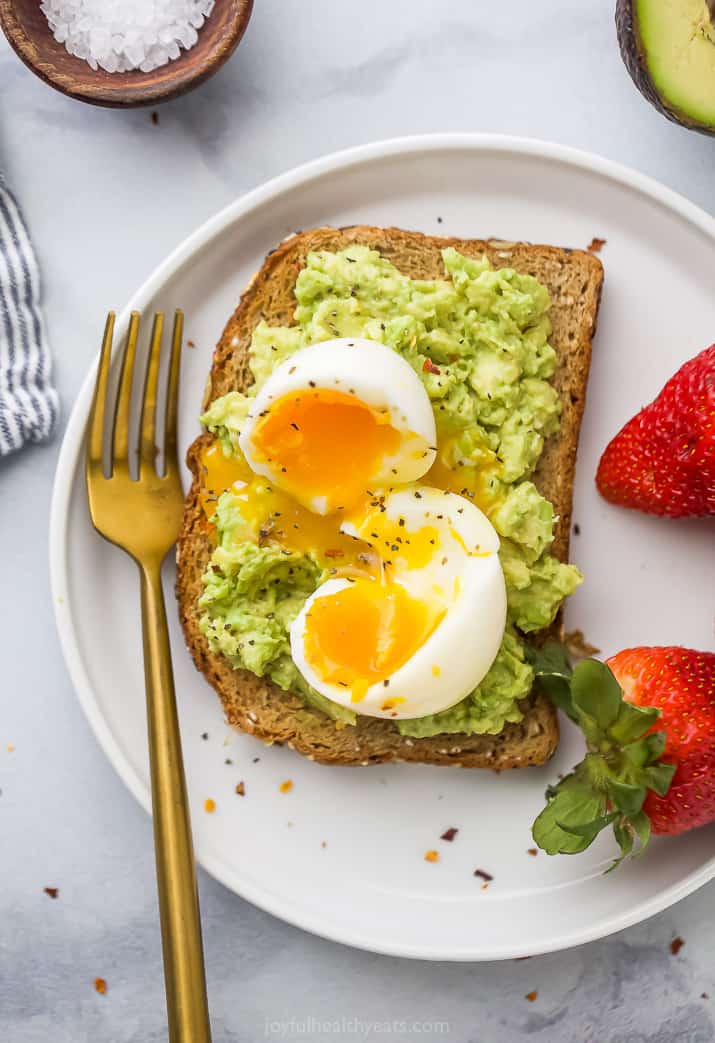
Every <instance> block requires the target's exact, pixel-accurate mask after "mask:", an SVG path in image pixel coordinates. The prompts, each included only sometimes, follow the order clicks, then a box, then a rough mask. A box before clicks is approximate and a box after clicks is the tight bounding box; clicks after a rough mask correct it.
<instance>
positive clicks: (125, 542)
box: [85, 311, 211, 1043]
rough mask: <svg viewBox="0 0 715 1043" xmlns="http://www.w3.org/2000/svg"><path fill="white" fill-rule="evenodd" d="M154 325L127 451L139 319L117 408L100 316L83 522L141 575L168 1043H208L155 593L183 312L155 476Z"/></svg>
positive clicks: (174, 479)
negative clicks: (135, 429) (136, 424)
mask: <svg viewBox="0 0 715 1043" xmlns="http://www.w3.org/2000/svg"><path fill="white" fill-rule="evenodd" d="M163 327H164V316H163V315H162V313H161V312H158V313H157V314H156V315H155V316H154V324H153V327H152V333H151V344H150V348H149V358H148V361H147V368H146V375H145V378H144V394H143V399H142V414H141V425H140V434H139V444H138V447H136V448H133V447H132V446H131V444H130V433H129V424H130V421H129V414H130V404H131V398H132V385H133V382H134V369H135V361H136V354H137V338H138V336H139V314H138V313H137V312H132V316H131V320H130V322H129V331H128V334H127V340H126V344H125V347H124V354H123V358H122V370H121V377H120V382H119V392H118V395H117V400H116V403H112V402H110V401H109V397H110V396H109V393H108V390H107V389H108V378H109V363H110V358H111V354H112V339H113V335H114V313H113V312H110V313H109V315H108V316H107V324H106V326H105V329H104V339H103V341H102V354H101V356H100V360H99V369H98V371H97V382H96V384H95V388H94V397H93V399H92V409H91V412H90V416H89V431H88V440H87V456H86V467H85V474H86V482H87V498H88V500H89V513H90V516H91V518H92V524H93V525H94V527H95V529H96V530H97V532H99V533H100V535H102V536H104V538H105V539H107V540H109V541H110V543H114V544H116V546H117V547H121V549H122V550H124V551H126V552H127V554H129V555H131V557H132V558H134V561H135V562H136V563H137V565H138V566H139V574H140V577H141V611H142V637H143V645H144V675H145V679H146V705H147V726H148V732H149V761H150V764H151V795H152V806H153V812H154V846H155V854H156V875H157V883H158V890H159V914H160V917H161V938H162V947H163V952H164V978H165V982H166V1006H167V1013H168V1019H169V1039H170V1041H171V1043H210V1040H211V1029H210V1026H209V1014H208V1001H207V997H206V975H205V971H204V957H203V948H202V944H201V922H200V919H199V902H198V892H197V887H196V868H195V865H194V851H193V844H192V840H191V824H190V821H189V806H188V800H187V796H186V779H185V777H184V765H183V759H182V754H181V737H180V734H179V720H178V715H177V710H176V697H175V694H174V678H173V673H172V668H171V649H170V646H169V631H168V627H167V623H166V608H165V606H164V594H163V591H162V586H161V563H162V561H163V560H164V558H165V557H166V554H167V552H168V551H169V549H170V547H172V546H173V545H174V543H175V542H176V539H177V536H178V534H179V528H180V524H181V513H182V506H183V494H182V491H181V482H180V480H179V463H178V456H177V438H176V425H177V401H178V390H179V365H180V357H179V356H180V350H181V338H182V332H183V315H182V313H181V312H180V311H177V312H176V316H175V319H174V330H173V335H172V343H171V360H170V363H169V377H168V382H167V393H166V403H165V421H164V459H165V462H164V468H163V473H162V474H160V473H159V472H158V469H157V459H158V450H157V445H156V441H157V396H158V386H159V362H160V358H161V341H162V333H163ZM106 417H109V423H111V425H112V435H111V450H110V461H111V464H110V469H109V476H108V477H105V473H104V465H103V451H102V446H103V439H104V427H105V418H106ZM132 452H135V453H136V454H137V455H138V469H139V472H138V479H136V480H135V479H133V478H132V476H131V474H130V460H131V459H132Z"/></svg>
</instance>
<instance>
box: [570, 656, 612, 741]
mask: <svg viewBox="0 0 715 1043" xmlns="http://www.w3.org/2000/svg"><path fill="white" fill-rule="evenodd" d="M571 698H572V699H573V702H574V705H575V706H576V707H577V709H578V710H580V711H581V712H582V713H587V714H589V716H590V717H593V719H594V721H595V722H596V724H597V725H598V726H599V728H601V729H602V730H604V731H605V729H606V728H608V727H609V726H610V725H612V724H614V722H615V721H616V718H617V717H618V715H619V711H620V709H621V706H622V705H623V702H622V695H621V688H620V685H619V684H618V681H617V680H616V679H615V677H614V676H613V674H612V673H611V671H610V670H609V669H608V667H607V666H606V664H605V663H599V662H598V660H596V659H583V660H581V662H580V663H578V664H577V665H576V669H575V670H574V672H573V677H572V678H571Z"/></svg>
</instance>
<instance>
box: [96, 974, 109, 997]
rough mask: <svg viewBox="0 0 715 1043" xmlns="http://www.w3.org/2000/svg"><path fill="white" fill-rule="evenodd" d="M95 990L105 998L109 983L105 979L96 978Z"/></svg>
mask: <svg viewBox="0 0 715 1043" xmlns="http://www.w3.org/2000/svg"><path fill="white" fill-rule="evenodd" d="M94 988H95V991H96V992H98V993H99V994H100V996H104V994H105V992H106V991H107V983H106V981H105V980H104V978H95V979H94Z"/></svg>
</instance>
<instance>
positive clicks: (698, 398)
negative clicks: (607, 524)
mask: <svg viewBox="0 0 715 1043" xmlns="http://www.w3.org/2000/svg"><path fill="white" fill-rule="evenodd" d="M596 485H597V486H598V490H599V492H600V493H601V495H602V496H604V497H605V498H606V499H607V500H610V502H611V503H616V504H620V505H621V506H622V507H633V508H635V509H636V510H639V511H645V512H646V514H665V515H668V516H669V517H671V518H681V517H683V516H685V515H702V514H715V344H711V345H710V347H709V348H706V349H705V351H701V352H700V354H699V355H696V357H695V358H694V359H691V360H690V361H689V362H686V363H685V365H684V366H681V368H680V369H679V370H678V372H677V373H676V374H675V376H674V377H671V378H670V380H669V381H668V383H667V384H666V385H665V387H664V388H663V390H662V391H661V393H660V394H659V395H658V397H657V398H656V399H655V400H654V401H653V402H651V403H650V405H649V406H646V407H645V408H644V409H642V410H641V411H640V413H638V414H637V415H636V416H634V417H633V419H632V420H629V421H628V423H627V424H626V425H625V427H623V428H622V429H621V431H620V432H619V433H618V434H617V435H616V437H615V438H614V439H613V440H612V441H611V442H610V443H609V445H608V446H607V447H606V450H605V452H604V454H603V456H602V457H601V461H600V463H599V465H598V472H597V474H596Z"/></svg>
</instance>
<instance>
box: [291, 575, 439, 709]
mask: <svg viewBox="0 0 715 1043" xmlns="http://www.w3.org/2000/svg"><path fill="white" fill-rule="evenodd" d="M444 612H445V610H444V608H443V607H442V606H436V605H435V604H427V603H425V602H423V601H420V600H417V599H416V598H414V597H411V596H410V595H409V594H408V593H407V591H406V590H405V589H404V588H403V587H401V586H400V585H399V584H398V583H391V582H389V581H388V582H387V583H385V584H381V583H378V582H375V580H372V579H365V578H359V579H356V580H354V581H353V582H351V583H350V584H349V585H348V586H346V587H345V588H343V589H342V590H339V591H337V592H336V593H334V594H327V595H325V596H324V597H319V598H316V600H315V601H314V602H313V604H312V606H311V608H310V611H309V612H308V614H307V616H306V622H307V626H306V631H305V637H304V649H305V657H306V661H307V662H308V664H309V665H310V666H311V667H312V668H313V670H315V672H316V673H317V674H319V675H320V677H321V678H322V679H323V680H324V681H326V682H329V683H332V684H336V685H341V686H342V687H345V688H349V689H350V691H351V701H352V702H354V703H358V702H360V701H361V700H362V699H364V698H365V695H366V694H367V690H368V688H370V686H371V685H373V684H375V683H376V682H378V681H383V683H384V684H385V698H386V699H387V698H388V697H389V694H390V693H389V678H390V675H391V674H393V673H394V672H395V671H396V670H398V669H399V668H400V667H401V666H403V664H404V663H406V662H407V660H408V659H410V658H411V656H413V655H414V653H415V652H416V651H417V650H418V649H419V648H420V647H421V646H422V645H423V644H424V643H425V641H426V640H427V638H428V637H429V636H430V634H431V633H432V632H433V631H434V629H435V627H436V626H437V625H438V624H439V623H440V621H441V620H442V618H443V616H444Z"/></svg>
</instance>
